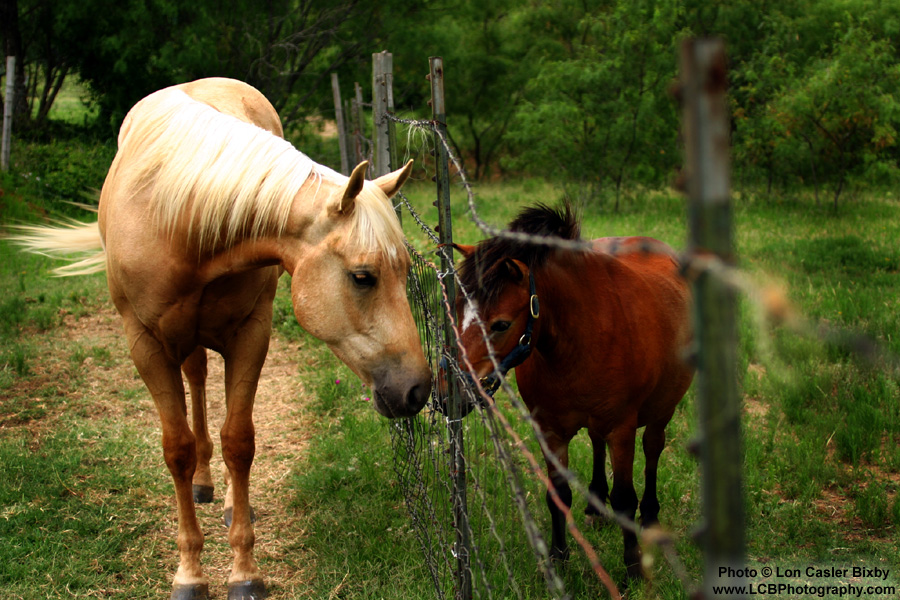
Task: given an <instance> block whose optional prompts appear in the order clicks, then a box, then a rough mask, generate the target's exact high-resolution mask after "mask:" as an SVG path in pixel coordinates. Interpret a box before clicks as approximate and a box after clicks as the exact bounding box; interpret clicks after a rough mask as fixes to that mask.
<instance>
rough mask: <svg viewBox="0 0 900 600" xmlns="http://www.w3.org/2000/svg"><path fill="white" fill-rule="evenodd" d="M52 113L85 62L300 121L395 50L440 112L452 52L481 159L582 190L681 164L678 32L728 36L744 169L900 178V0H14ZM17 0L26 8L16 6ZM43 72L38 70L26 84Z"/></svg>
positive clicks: (793, 178) (123, 101)
mask: <svg viewBox="0 0 900 600" xmlns="http://www.w3.org/2000/svg"><path fill="white" fill-rule="evenodd" d="M0 2H2V4H0V14H2V15H4V18H3V19H2V22H0V33H2V35H3V42H4V46H5V47H6V48H7V49H8V51H9V49H10V48H16V47H21V50H20V51H21V52H23V53H24V63H25V65H26V68H27V69H28V70H27V73H28V77H27V81H28V82H29V88H28V94H29V97H30V99H31V103H32V106H31V111H29V114H35V115H36V121H37V122H38V123H40V122H41V121H42V120H43V119H44V118H45V117H46V114H47V110H48V109H49V105H50V104H51V103H52V100H53V95H54V90H55V89H57V86H58V84H59V82H61V81H62V78H63V77H64V76H65V75H66V74H69V73H77V74H78V75H80V76H81V77H82V78H83V79H84V80H86V81H87V82H88V83H89V84H90V86H91V89H92V90H93V92H94V93H95V95H96V101H97V102H98V103H99V105H100V107H101V109H102V110H101V115H102V118H103V120H104V121H105V122H108V123H110V124H111V125H113V126H115V125H116V124H117V122H118V120H119V119H121V118H122V116H123V115H124V113H125V111H126V110H128V108H129V107H130V106H131V105H132V104H133V103H134V102H135V101H136V100H137V99H139V98H140V97H142V96H143V95H145V94H147V93H148V92H150V91H152V90H154V89H158V88H160V87H163V86H166V85H171V84H173V83H177V82H179V81H185V80H189V79H194V78H197V77H204V76H212V75H220V76H229V77H235V78H238V79H243V80H245V81H248V82H249V83H251V84H253V85H255V86H257V87H258V88H259V89H261V90H262V91H263V92H264V93H265V94H266V95H267V96H268V97H269V98H270V99H271V100H272V102H273V104H274V105H275V106H276V108H277V109H278V110H279V112H280V113H281V115H282V118H283V120H284V121H286V122H287V123H288V125H291V124H295V125H296V124H303V123H305V122H307V120H306V118H305V117H306V116H308V115H310V114H315V113H318V114H320V115H326V116H327V115H330V114H333V113H332V110H333V109H332V108H331V106H330V89H329V86H328V78H329V75H330V74H331V72H335V71H336V72H338V73H339V74H340V75H341V80H342V82H343V83H344V85H345V87H347V88H349V83H350V82H353V81H354V80H355V81H358V82H360V83H361V84H362V86H363V88H364V94H365V95H366V97H367V98H368V97H370V85H371V83H370V82H371V71H370V69H371V55H372V53H374V52H378V51H381V50H385V49H387V50H390V51H391V52H392V53H393V55H394V83H395V104H396V106H397V107H399V108H400V109H401V110H406V109H409V108H411V109H412V110H415V111H418V112H419V113H420V114H426V113H427V112H428V108H427V106H426V100H427V90H428V85H427V83H426V82H425V81H424V75H425V74H426V73H427V57H429V56H442V57H443V58H444V64H445V68H446V73H447V78H446V81H445V87H446V100H447V109H448V110H447V113H448V127H449V131H450V135H451V137H452V141H453V143H454V144H455V145H456V149H457V151H458V153H459V154H460V155H461V156H462V158H463V159H464V160H465V163H466V165H467V168H468V169H469V171H470V173H469V174H470V175H471V176H474V177H475V178H484V177H488V176H490V175H492V174H494V173H496V172H497V170H498V169H499V170H500V171H501V172H508V171H509V170H512V171H515V172H516V173H522V174H526V175H541V176H546V177H550V178H552V179H554V180H557V181H560V182H563V183H564V184H566V185H567V186H570V187H571V189H569V190H568V191H569V193H571V194H577V195H579V196H582V197H584V198H596V197H598V196H601V195H603V196H606V195H609V196H610V197H614V198H615V206H616V207H618V206H619V202H620V196H621V195H622V191H623V190H625V189H628V187H629V186H630V185H631V184H635V183H639V184H648V185H662V184H665V183H667V182H668V181H669V180H670V179H671V177H672V174H673V172H674V170H675V169H676V168H677V166H678V164H679V163H680V161H681V156H680V152H679V142H678V127H679V115H678V107H677V105H676V103H675V101H674V100H673V99H672V97H671V95H670V93H669V89H670V87H671V84H672V83H673V82H674V81H675V80H676V79H677V76H678V73H677V57H678V46H679V43H680V41H681V40H682V39H683V38H684V37H686V36H688V35H718V36H722V37H724V38H725V40H726V43H727V48H728V55H729V62H730V64H729V78H730V81H731V103H732V110H733V118H734V119H733V140H732V141H733V156H734V164H735V170H736V173H737V175H738V178H739V181H741V182H751V183H753V182H764V183H765V184H766V186H767V189H768V190H769V191H770V192H774V188H775V186H780V187H784V186H790V185H806V186H811V187H812V188H813V189H814V190H815V192H816V196H817V197H818V196H819V195H820V192H827V193H829V194H830V196H831V198H832V200H833V202H834V204H835V205H837V203H838V199H839V198H840V197H841V196H842V194H846V190H847V189H848V188H850V189H852V188H854V187H857V186H861V185H866V184H867V183H869V182H878V183H879V184H884V183H886V182H889V183H896V182H898V181H900V172H898V168H897V161H898V159H900V145H898V144H897V140H896V137H897V130H898V128H900V106H898V100H897V99H898V98H900V73H898V64H900V3H897V2H885V1H883V0H778V1H777V2H776V1H775V0H752V1H751V0H713V1H709V0H633V1H631V0H629V1H626V0H555V1H553V2H539V1H536V0H535V1H529V2H521V1H520V0H477V1H476V0H381V1H379V2H377V3H374V2H364V1H363V0H270V1H268V2H266V3H263V4H259V3H255V2H251V0H192V1H191V2H188V1H187V0H123V1H122V2H118V3H115V4H113V3H111V2H110V1H109V0H77V1H76V0H0ZM11 14H14V15H16V16H17V17H18V18H17V19H12V18H10V17H9V15H11ZM25 81H26V78H23V79H22V82H21V86H22V87H24V85H25V84H24V82H25Z"/></svg>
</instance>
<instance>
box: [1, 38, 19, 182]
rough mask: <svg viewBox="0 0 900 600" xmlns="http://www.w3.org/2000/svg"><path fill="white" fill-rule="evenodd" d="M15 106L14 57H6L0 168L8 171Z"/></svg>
mask: <svg viewBox="0 0 900 600" xmlns="http://www.w3.org/2000/svg"><path fill="white" fill-rule="evenodd" d="M15 106H16V57H15V56H7V57H6V96H4V102H3V136H2V137H3V141H2V144H0V168H2V170H4V171H8V170H9V155H10V147H11V146H12V122H13V110H14V109H15Z"/></svg>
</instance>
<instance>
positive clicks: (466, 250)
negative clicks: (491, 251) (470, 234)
mask: <svg viewBox="0 0 900 600" xmlns="http://www.w3.org/2000/svg"><path fill="white" fill-rule="evenodd" d="M450 245H451V246H453V249H454V250H456V251H458V252H459V253H460V254H462V255H463V258H469V256H470V255H471V254H472V253H473V252H475V246H467V245H465V244H450Z"/></svg>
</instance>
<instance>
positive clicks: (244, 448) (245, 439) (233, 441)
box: [221, 425, 256, 472]
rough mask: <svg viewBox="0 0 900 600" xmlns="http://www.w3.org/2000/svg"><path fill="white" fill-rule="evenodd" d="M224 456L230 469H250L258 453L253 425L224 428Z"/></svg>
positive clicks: (222, 434)
mask: <svg viewBox="0 0 900 600" xmlns="http://www.w3.org/2000/svg"><path fill="white" fill-rule="evenodd" d="M221 441H222V458H224V460H225V464H226V465H227V466H228V468H229V469H231V470H232V472H234V471H235V470H238V471H243V470H249V469H250V465H252V464H253V457H254V455H255V454H256V442H255V440H254V432H253V426H252V425H251V426H250V427H249V428H241V429H238V430H236V429H235V428H229V427H226V428H223V429H222V433H221Z"/></svg>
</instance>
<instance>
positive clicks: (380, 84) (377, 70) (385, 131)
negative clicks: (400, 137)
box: [372, 51, 394, 179]
mask: <svg viewBox="0 0 900 600" xmlns="http://www.w3.org/2000/svg"><path fill="white" fill-rule="evenodd" d="M393 63H394V57H393V55H392V54H391V53H390V52H387V51H383V52H378V53H376V54H373V55H372V121H373V123H374V129H373V130H374V132H375V133H374V141H375V155H374V163H375V164H374V165H373V167H374V168H373V170H372V179H375V178H376V177H381V176H382V175H387V174H388V173H390V172H391V168H392V166H393V165H391V148H390V145H391V135H390V130H389V127H390V122H389V121H388V120H387V119H385V115H386V114H387V113H388V95H389V94H388V84H389V83H392V82H393V70H394V67H393ZM389 79H390V81H389ZM391 95H392V94H391Z"/></svg>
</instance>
